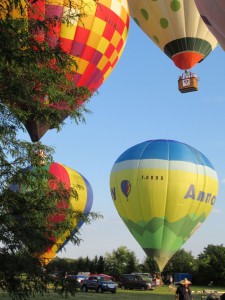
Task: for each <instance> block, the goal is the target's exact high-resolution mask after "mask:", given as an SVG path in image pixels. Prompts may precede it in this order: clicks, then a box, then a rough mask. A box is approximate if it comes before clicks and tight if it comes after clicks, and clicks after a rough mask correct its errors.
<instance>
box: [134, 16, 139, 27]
mask: <svg viewBox="0 0 225 300" xmlns="http://www.w3.org/2000/svg"><path fill="white" fill-rule="evenodd" d="M134 22H135V23H136V24H137V25H138V26H139V27H140V23H139V22H138V19H137V18H134Z"/></svg>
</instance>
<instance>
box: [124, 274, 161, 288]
mask: <svg viewBox="0 0 225 300" xmlns="http://www.w3.org/2000/svg"><path fill="white" fill-rule="evenodd" d="M118 286H119V287H120V288H122V289H130V290H133V289H136V290H143V291H144V290H154V289H155V284H154V282H153V281H152V280H151V278H149V277H147V276H145V275H136V274H122V275H120V278H119V283H118Z"/></svg>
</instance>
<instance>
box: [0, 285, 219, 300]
mask: <svg viewBox="0 0 225 300" xmlns="http://www.w3.org/2000/svg"><path fill="white" fill-rule="evenodd" d="M204 289H206V290H209V288H208V287H199V286H191V290H192V291H193V299H194V300H205V298H206V297H203V295H202V291H203V290H204ZM216 290H217V291H221V289H216ZM68 298H69V299H73V298H75V299H76V300H128V299H129V300H169V299H170V300H174V299H175V293H174V291H169V288H168V286H161V287H157V288H156V289H155V290H154V291H135V290H121V289H118V290H117V292H116V294H111V293H102V294H99V293H95V292H93V291H89V292H87V293H83V292H80V291H78V292H77V293H76V294H75V296H68ZM68 298H67V299H68ZM0 299H2V300H11V299H10V297H9V296H8V295H7V294H6V293H3V292H0ZM31 299H33V298H31ZM35 299H37V300H57V299H62V296H60V295H58V294H57V293H54V292H53V291H52V292H50V293H49V294H48V295H46V296H38V295H36V297H35Z"/></svg>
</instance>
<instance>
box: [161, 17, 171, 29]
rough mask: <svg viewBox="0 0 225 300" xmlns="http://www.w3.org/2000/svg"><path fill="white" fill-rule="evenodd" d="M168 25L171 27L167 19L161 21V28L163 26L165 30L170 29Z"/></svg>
mask: <svg viewBox="0 0 225 300" xmlns="http://www.w3.org/2000/svg"><path fill="white" fill-rule="evenodd" d="M168 25H169V22H168V20H167V19H165V18H162V19H160V26H161V27H162V28H164V29H165V28H167V27H168Z"/></svg>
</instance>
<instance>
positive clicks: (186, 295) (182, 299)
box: [176, 278, 193, 300]
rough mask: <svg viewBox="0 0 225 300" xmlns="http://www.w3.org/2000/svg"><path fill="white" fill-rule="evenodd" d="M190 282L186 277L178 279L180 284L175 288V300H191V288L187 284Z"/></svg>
mask: <svg viewBox="0 0 225 300" xmlns="http://www.w3.org/2000/svg"><path fill="white" fill-rule="evenodd" d="M190 284H191V282H190V281H189V280H188V279H187V278H184V279H183V280H181V281H180V286H178V288H177V290H176V300H178V299H179V300H192V299H193V298H192V295H191V289H190V287H189V285H190Z"/></svg>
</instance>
